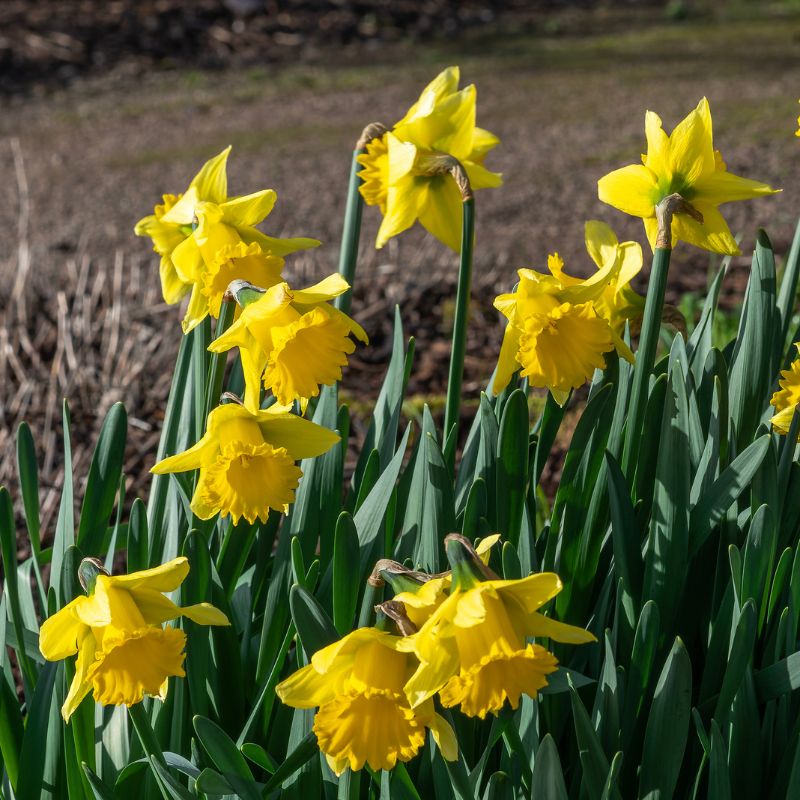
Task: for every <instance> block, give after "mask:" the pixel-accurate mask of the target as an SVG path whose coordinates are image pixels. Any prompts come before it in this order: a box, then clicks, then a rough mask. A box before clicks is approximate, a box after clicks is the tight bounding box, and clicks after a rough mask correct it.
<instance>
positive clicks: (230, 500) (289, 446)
mask: <svg viewBox="0 0 800 800" xmlns="http://www.w3.org/2000/svg"><path fill="white" fill-rule="evenodd" d="M338 441H339V436H338V434H336V433H334V432H333V431H329V430H328V429H327V428H323V427H321V426H320V425H316V424H315V423H313V422H311V421H309V420H306V419H303V418H302V417H298V416H297V415H296V414H290V413H288V412H287V411H286V410H285V409H284V408H280V407H272V408H269V409H267V410H265V411H261V410H258V411H255V412H251V411H248V410H247V409H246V408H245V407H244V406H241V405H239V404H238V403H229V404H227V405H223V406H218V407H217V408H215V409H214V410H213V411H212V412H211V413H210V414H209V415H208V429H207V432H206V434H205V436H203V438H202V439H201V440H200V441H199V442H198V443H197V444H196V445H194V447H191V448H189V449H188V450H186V451H185V452H183V453H179V454H178V455H174V456H171V457H170V458H165V459H164V460H163V461H160V462H159V463H158V464H156V465H155V466H154V467H153V468H152V469H151V470H150V471H151V472H154V473H156V474H157V475H161V474H164V473H166V472H186V471H187V470H193V469H199V470H200V477H199V479H198V481H197V486H196V488H195V491H194V496H193V497H192V503H191V508H192V511H193V512H194V513H195V514H196V515H197V516H198V517H199V518H200V519H211V517H213V516H214V515H215V514H216V513H217V512H219V513H220V514H223V515H224V514H230V515H231V517H232V518H233V521H234V523H237V522H238V521H239V519H240V518H241V517H244V518H245V519H246V520H247V521H248V522H255V521H256V519H260V520H261V521H262V522H266V520H267V516H268V514H269V510H270V509H271V508H273V509H275V510H276V511H283V512H285V511H286V510H287V509H288V507H289V505H290V504H291V503H293V502H294V490H295V489H296V488H297V485H298V483H299V482H300V477H301V476H302V474H303V473H302V472H301V470H300V468H299V467H298V466H297V465H296V464H295V462H296V461H297V460H298V459H301V458H313V457H314V456H318V455H320V454H321V453H324V452H325V451H326V450H329V449H330V448H331V447H333V445H334V444H336V442H338Z"/></svg>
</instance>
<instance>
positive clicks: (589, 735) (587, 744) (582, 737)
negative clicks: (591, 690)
mask: <svg viewBox="0 0 800 800" xmlns="http://www.w3.org/2000/svg"><path fill="white" fill-rule="evenodd" d="M569 693H570V700H571V703H572V721H573V724H574V726H575V738H576V739H577V741H578V750H579V755H580V760H581V766H582V767H583V782H582V783H583V786H584V788H585V789H586V791H587V792H588V793H589V796H590V797H600V796H601V795H602V793H603V788H604V787H605V783H606V777H607V776H608V772H609V769H610V765H609V763H608V759H607V758H606V754H605V753H604V752H603V746H602V745H601V744H600V739H598V738H597V734H596V733H595V730H594V727H593V726H592V721H591V719H589V715H588V714H587V713H586V708H585V707H584V705H583V703H582V702H581V699H580V697H579V696H578V692H577V691H576V690H575V687H574V686H570V689H569ZM611 797H613V798H615V799H616V800H621V798H620V794H619V791H618V790H616V789H613V790H612V793H611Z"/></svg>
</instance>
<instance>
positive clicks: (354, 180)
mask: <svg viewBox="0 0 800 800" xmlns="http://www.w3.org/2000/svg"><path fill="white" fill-rule="evenodd" d="M365 152H366V145H365V146H364V147H359V148H357V149H356V150H355V151H354V152H353V160H352V162H351V164H350V183H349V184H348V187H347V205H345V210H344V228H343V230H342V246H341V249H340V251H339V273H340V274H341V275H342V277H343V278H344V279H345V280H346V281H347V282H348V283H349V284H350V289H348V291H346V292H345V293H344V294H342V295H339V297H337V298H336V300H335V301H334V305H335V306H336V308H338V309H339V310H340V311H343V312H344V313H345V314H349V313H350V303H351V302H352V299H353V288H352V287H353V281H354V280H355V276H356V263H357V262H358V242H359V239H360V238H361V214H362V212H363V210H364V200H363V199H362V197H361V192H359V191H358V187H359V186H360V185H361V178H359V177H358V171H359V170H360V169H361V164H359V163H358V157H359V156H360V155H362V154H363V153H365Z"/></svg>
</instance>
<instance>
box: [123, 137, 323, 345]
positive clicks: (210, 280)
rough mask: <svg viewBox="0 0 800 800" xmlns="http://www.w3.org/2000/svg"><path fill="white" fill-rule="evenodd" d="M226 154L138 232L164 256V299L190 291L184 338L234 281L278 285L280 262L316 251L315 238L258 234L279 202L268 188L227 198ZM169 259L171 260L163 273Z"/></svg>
mask: <svg viewBox="0 0 800 800" xmlns="http://www.w3.org/2000/svg"><path fill="white" fill-rule="evenodd" d="M229 152H230V147H228V148H227V149H225V150H224V151H223V152H222V153H220V154H219V155H218V156H216V157H215V158H213V159H211V160H210V161H209V162H208V163H207V164H206V165H205V166H204V167H203V169H202V170H201V171H200V172H199V173H198V175H197V176H196V177H195V179H194V180H193V181H192V183H191V184H190V186H189V188H188V189H187V190H186V192H184V193H183V194H182V195H176V196H174V197H173V196H169V198H168V199H167V198H165V203H164V205H163V206H159V207H157V208H156V213H155V214H154V215H151V216H149V217H145V218H144V219H142V220H140V221H139V223H137V225H136V229H135V231H136V233H137V234H138V235H140V236H150V237H151V238H152V239H153V242H154V245H155V247H156V250H157V252H159V253H160V254H161V256H162V288H163V289H164V299H165V300H166V301H167V302H168V303H175V302H178V300H180V298H181V297H182V296H183V295H184V294H186V293H187V292H188V291H189V290H191V297H190V299H189V306H188V309H187V311H186V316H185V318H184V319H183V322H182V326H183V330H184V333H188V332H189V331H190V330H192V328H194V327H195V326H196V325H198V324H199V323H200V322H202V320H203V319H204V318H205V317H206V316H207V315H208V314H209V313H211V314H212V315H213V313H214V311H215V310H216V311H217V313H218V310H219V306H220V302H221V299H222V295H223V294H224V292H225V289H226V288H227V286H228V283H230V281H231V280H232V279H234V278H240V279H242V280H247V281H250V282H251V283H256V284H258V283H259V281H261V282H262V283H269V281H270V280H272V282H273V283H274V282H276V281H277V279H278V278H279V276H280V272H281V269H282V267H283V262H282V261H281V258H282V257H283V256H285V255H288V254H289V253H293V252H295V251H297V250H303V249H307V248H310V247H317V246H318V245H319V242H318V241H317V240H316V239H307V238H296V239H277V238H274V237H272V236H267V235H266V234H264V233H262V232H261V231H259V230H258V229H257V228H256V227H255V226H256V225H257V224H259V223H260V222H262V221H263V220H264V219H265V218H266V217H267V216H268V215H269V213H270V212H271V211H272V208H273V206H274V205H275V201H276V199H277V195H276V194H275V192H274V191H273V190H272V189H263V190H261V191H259V192H255V193H253V194H250V195H246V196H243V197H228V179H227V173H226V163H227V158H228V154H229ZM253 245H255V247H253ZM165 257H168V259H169V264H168V265H166V266H165V262H164V258H165ZM259 285H260V284H259ZM270 285H271V284H270Z"/></svg>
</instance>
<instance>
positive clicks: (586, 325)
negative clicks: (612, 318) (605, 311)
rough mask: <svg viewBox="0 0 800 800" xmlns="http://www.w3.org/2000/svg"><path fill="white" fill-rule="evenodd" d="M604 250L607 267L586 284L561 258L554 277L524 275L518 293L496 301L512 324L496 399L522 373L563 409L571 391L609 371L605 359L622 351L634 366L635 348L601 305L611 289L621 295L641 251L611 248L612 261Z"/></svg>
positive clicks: (553, 261)
mask: <svg viewBox="0 0 800 800" xmlns="http://www.w3.org/2000/svg"><path fill="white" fill-rule="evenodd" d="M626 244H628V243H626ZM593 245H597V242H593ZM604 247H605V245H604V246H603V247H600V246H599V245H598V246H597V248H596V249H597V252H596V255H597V257H598V259H600V261H601V263H602V264H603V266H602V267H601V268H600V269H598V270H597V272H595V274H594V275H592V276H591V277H589V278H587V279H585V280H580V279H578V278H572V277H571V276H569V275H566V274H565V273H564V262H563V261H562V260H561V258H560V257H559V255H558V254H557V253H555V254H553V255H551V256H549V257H548V259H547V266H548V268H549V270H550V274H549V275H545V274H543V273H540V272H536V271H534V270H531V269H521V270H519V271H518V275H519V284H518V286H517V289H516V291H514V292H513V293H511V294H503V295H500V296H499V297H498V298H497V299H496V300H495V302H494V306H495V308H496V309H497V310H498V311H500V312H501V313H502V314H503V315H504V316H505V317H506V318H507V319H508V325H507V326H506V330H505V334H504V336H503V343H502V346H501V348H500V356H499V358H498V361H497V372H496V374H495V379H494V384H493V391H494V393H495V394H499V393H500V392H501V391H502V390H503V389H504V388H505V387H506V386H508V383H509V381H510V380H511V376H512V375H513V374H514V372H516V371H517V370H518V369H521V370H522V372H521V375H522V376H523V377H526V378H528V380H529V381H530V384H531V385H532V386H537V387H540V388H547V389H549V390H550V393H551V394H552V395H553V398H554V399H555V400H556V401H557V402H558V403H559V404H561V405H563V404H564V403H565V402H566V400H567V397H568V396H569V392H570V390H571V389H575V388H577V387H579V386H582V385H583V384H584V383H585V382H586V381H587V380H588V379H589V378H590V377H591V376H592V373H593V372H594V370H595V369H604V368H605V365H606V361H605V355H604V354H605V353H607V352H609V351H611V350H614V349H615V348H616V350H617V352H618V353H619V354H620V355H622V356H623V357H624V358H627V359H628V360H629V361H633V354H632V353H631V351H630V348H628V346H627V345H626V344H625V343H624V342H623V341H622V339H621V338H620V336H619V334H618V333H617V332H616V331H615V330H614V328H613V327H612V326H611V324H610V323H609V320H607V319H606V318H604V317H603V316H602V315H601V313H598V308H597V307H596V305H595V304H597V303H598V302H600V301H601V298H603V296H604V294H605V293H606V292H607V291H609V287H611V291H612V292H614V291H616V290H615V289H614V287H615V286H616V285H617V282H618V281H619V276H620V273H621V271H622V268H623V267H625V268H626V269H629V268H630V266H631V264H632V263H634V262H635V249H634V248H628V247H626V248H621V249H614V248H610V247H609V251H610V252H611V253H612V255H608V256H606V253H605V251H604ZM601 307H602V306H601Z"/></svg>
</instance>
